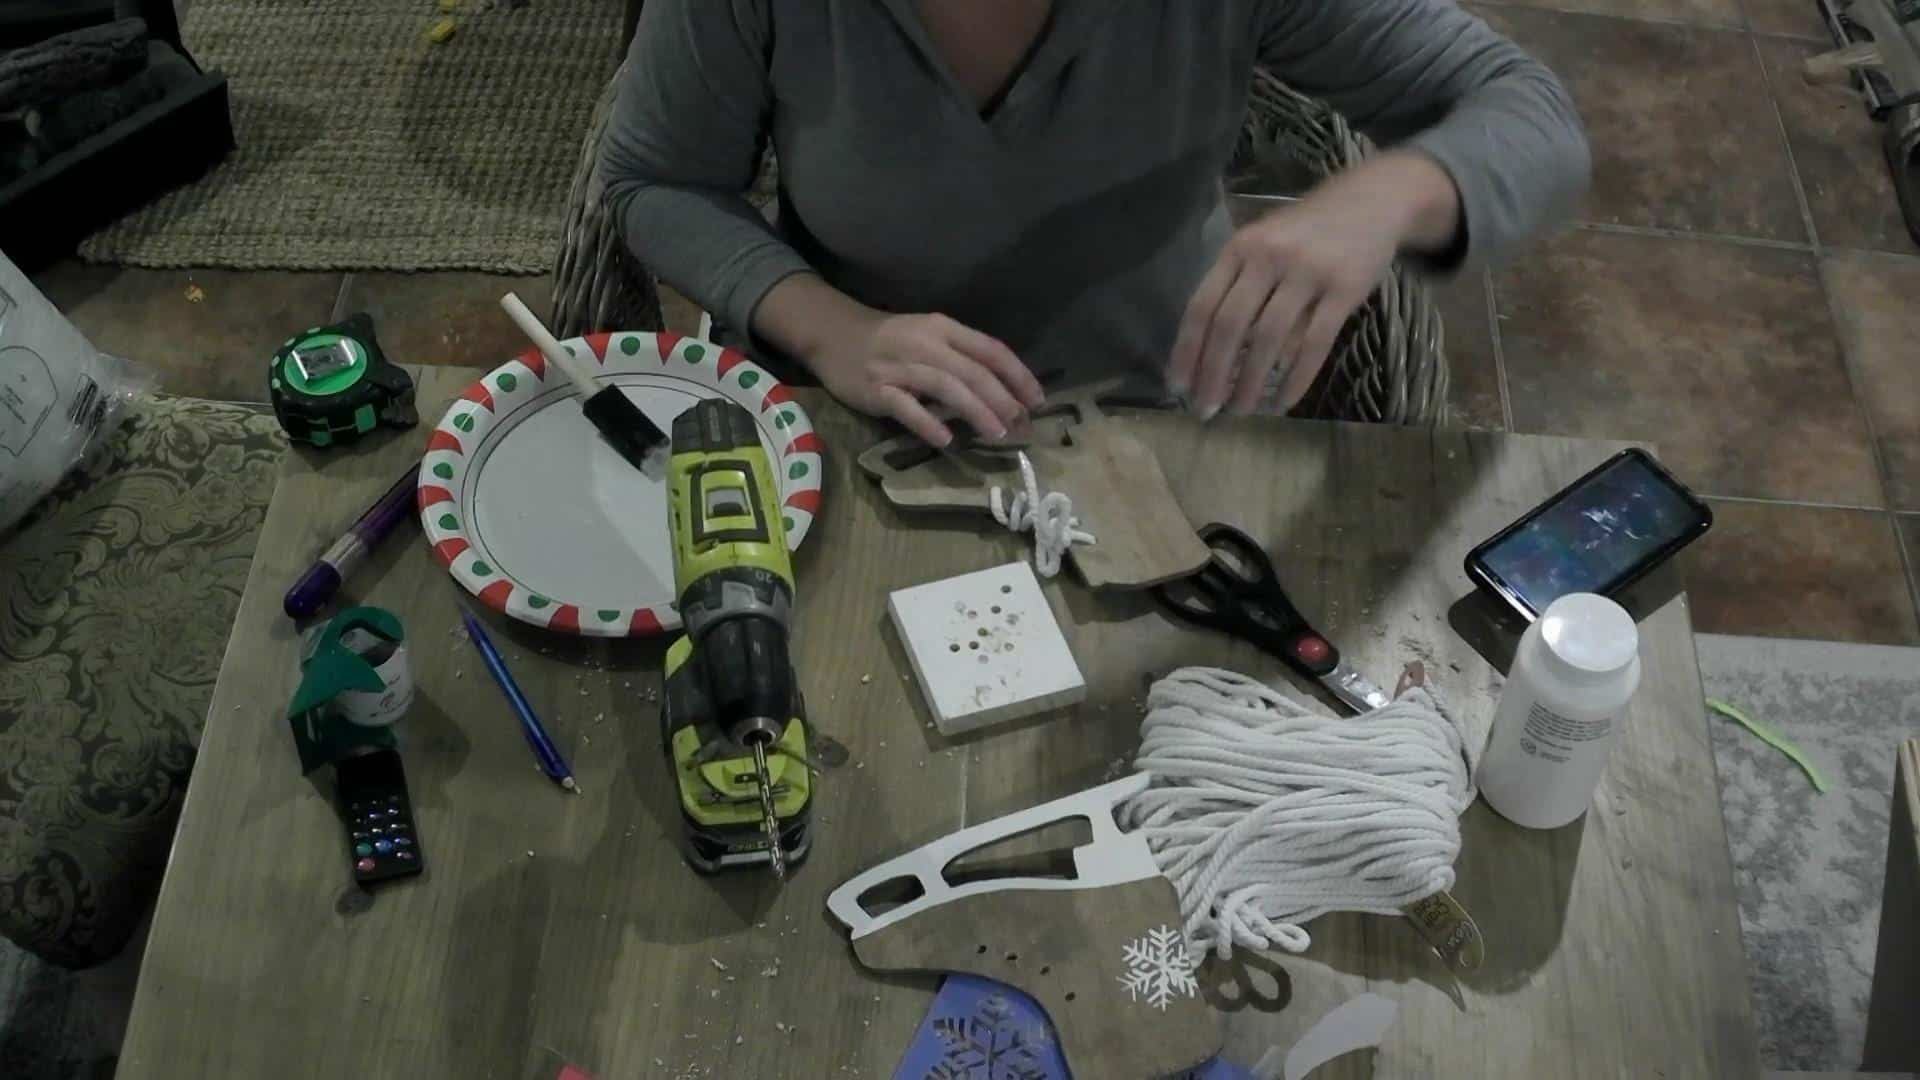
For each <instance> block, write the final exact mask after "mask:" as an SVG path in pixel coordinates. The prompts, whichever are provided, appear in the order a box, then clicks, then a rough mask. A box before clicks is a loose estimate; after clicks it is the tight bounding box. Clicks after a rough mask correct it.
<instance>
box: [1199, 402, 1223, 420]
mask: <svg viewBox="0 0 1920 1080" xmlns="http://www.w3.org/2000/svg"><path fill="white" fill-rule="evenodd" d="M1219 413H1220V406H1218V405H1202V406H1200V419H1201V420H1202V421H1206V420H1211V419H1213V418H1214V417H1215V416H1217V415H1219Z"/></svg>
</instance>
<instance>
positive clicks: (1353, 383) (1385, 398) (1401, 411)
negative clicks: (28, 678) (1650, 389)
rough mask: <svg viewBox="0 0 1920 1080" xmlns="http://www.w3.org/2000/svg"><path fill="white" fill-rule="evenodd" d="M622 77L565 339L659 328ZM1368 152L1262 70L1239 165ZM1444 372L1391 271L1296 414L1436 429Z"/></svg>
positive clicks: (1413, 291)
mask: <svg viewBox="0 0 1920 1080" xmlns="http://www.w3.org/2000/svg"><path fill="white" fill-rule="evenodd" d="M625 70H626V68H625V66H624V65H623V66H622V67H621V71H620V72H619V73H616V74H615V75H614V78H613V81H612V82H610V83H609V84H608V86H607V89H606V91H605V92H604V93H602V94H601V95H600V102H599V104H598V105H596V106H595V107H594V112H593V120H592V123H591V124H590V125H589V127H588V129H587V135H586V139H585V140H584V141H583V142H582V144H581V148H580V164H579V167H578V171H577V172H575V174H574V180H573V192H572V195H571V196H570V198H569V201H568V206H567V218H566V228H565V233H564V235H563V236H562V238H561V245H560V256H559V259H558V261H557V263H556V265H555V267H554V275H553V276H554V281H553V311H552V318H551V320H550V323H549V325H550V326H552V327H553V330H554V332H555V333H556V334H559V335H560V336H562V337H566V336H571V335H574V334H582V333H586V332H588V331H592V330H612V329H622V330H657V329H660V328H661V326H662V323H661V311H660V293H659V289H658V286H657V285H656V284H655V281H654V278H653V275H651V274H650V273H648V272H647V269H646V267H644V266H643V265H641V263H640V260H639V259H637V258H635V257H634V255H633V253H632V252H631V251H629V250H628V249H627V246H626V244H625V243H623V242H622V240H621V236H620V229H619V226H618V223H617V222H615V221H614V220H613V218H612V215H610V214H609V213H608V212H607V207H606V202H605V199H604V194H605V181H604V178H603V177H601V175H600V170H599V156H600V139H601V135H602V133H603V132H604V131H605V129H606V123H607V114H608V112H609V111H610V110H611V108H612V104H613V93H614V87H615V86H616V85H617V84H618V83H619V81H620V76H621V74H623V73H624V72H625ZM1371 152H1372V145H1371V144H1370V143H1369V142H1368V141H1367V140H1366V138H1365V137H1364V136H1362V135H1359V134H1357V133H1355V132H1353V131H1352V130H1350V129H1349V128H1348V127H1347V123H1346V121H1345V120H1342V119H1341V118H1340V116H1339V115H1338V114H1336V113H1334V112H1333V110H1332V109H1330V108H1328V107H1327V106H1326V105H1323V104H1321V103H1320V102H1318V101H1315V100H1313V99H1311V98H1308V97H1306V96H1304V95H1302V94H1299V93H1297V92H1295V91H1294V90H1292V89H1290V88H1288V87H1287V86H1286V85H1285V84H1283V83H1281V82H1280V80H1278V79H1276V78H1274V77H1273V76H1271V75H1269V74H1267V73H1266V72H1265V71H1257V72H1255V77H1254V83H1253V87H1252V91H1251V93H1250V94H1249V96H1248V103H1247V116H1246V121H1245V123H1244V125H1243V126H1242V129H1241V138H1240V148H1239V153H1238V154H1237V155H1236V159H1237V160H1250V159H1252V158H1255V157H1259V158H1264V159H1269V160H1271V159H1273V158H1276V157H1278V158H1284V159H1287V160H1290V161H1291V162H1293V163H1295V164H1297V165H1299V166H1301V167H1303V168H1304V169H1305V170H1306V172H1307V173H1308V174H1310V175H1311V176H1313V177H1322V176H1328V175H1331V174H1333V173H1336V172H1339V171H1340V170H1342V169H1345V168H1347V167H1348V166H1350V165H1352V164H1354V163H1355V162H1358V161H1359V160H1361V159H1362V158H1364V157H1365V156H1367V155H1368V154H1369V153H1371ZM774 169H775V165H774V162H773V158H772V155H771V154H768V155H767V156H766V158H765V159H763V161H762V165H761V170H760V176H759V177H758V179H757V180H756V181H755V183H754V191H753V194H752V198H753V199H754V201H755V202H756V203H760V204H764V203H765V202H766V201H767V200H768V199H770V198H771V196H772V193H773V191H774V186H775V182H776V181H775V173H774ZM1446 400H1447V364H1446V358H1445V355H1444V353H1443V351H1442V339H1441V328H1440V314H1439V312H1438V311H1437V310H1435V308H1434V305H1433V301H1432V299H1431V298H1430V296H1429V295H1428V292H1427V289H1426V286H1425V285H1424V284H1423V283H1422V282H1421V281H1420V280H1419V279H1418V278H1416V277H1415V276H1413V274H1412V273H1411V272H1409V271H1408V270H1406V269H1405V268H1403V267H1400V266H1395V267H1394V269H1393V270H1392V271H1391V272H1389V273H1388V275H1387V277H1386V279H1385V280H1383V281H1382V282H1381V283H1380V288H1379V289H1378V290H1377V291H1376V292H1375V293H1374V294H1373V296H1372V297H1371V298H1369V299H1368V301H1367V303H1366V304H1365V305H1364V306H1363V307H1362V308H1361V309H1360V310H1359V311H1357V312H1355V313H1354V315H1353V317H1352V318H1351V319H1349V320H1348V321H1347V325H1346V326H1345V327H1344V328H1343V329H1342V330H1341V332H1340V338H1339V341H1338V343H1337V344H1336V346H1335V348H1334V359H1333V361H1332V362H1331V363H1329V364H1328V365H1327V367H1326V369H1325V371H1323V373H1322V376H1321V378H1320V380H1319V381H1318V383H1316V385H1315V387H1314V389H1313V390H1312V391H1311V392H1310V393H1309V394H1308V396H1307V400H1306V401H1305V402H1304V403H1303V405H1302V407H1301V408H1300V409H1297V410H1295V412H1296V414H1297V415H1307V416H1317V417H1330V418H1337V419H1345V420H1362V421H1368V422H1374V423H1387V424H1408V425H1437V424H1439V423H1441V422H1443V421H1444V419H1445V414H1446Z"/></svg>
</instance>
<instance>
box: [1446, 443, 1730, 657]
mask: <svg viewBox="0 0 1920 1080" xmlns="http://www.w3.org/2000/svg"><path fill="white" fill-rule="evenodd" d="M1712 527H1713V511H1712V510H1711V509H1709V508H1708V507H1707V504H1706V503H1704V502H1701V501H1700V499H1699V498H1698V497H1697V496H1695V495H1694V494H1693V492H1691V491H1688V490H1687V489H1686V487H1685V486H1684V485H1682V484H1681V483H1680V481H1678V480H1675V479H1674V478H1673V474H1672V473H1669V472H1668V471H1667V470H1666V469H1664V468H1662V467H1661V465H1660V463H1659V462H1658V461H1655V460H1654V459H1653V455H1651V454H1649V453H1647V452H1646V451H1645V450H1640V449H1629V450H1622V451H1620V452H1619V453H1618V454H1615V455H1614V456H1612V457H1610V458H1608V459H1607V460H1606V461H1603V462H1601V463H1600V467H1599V468H1596V469H1594V470H1593V471H1592V472H1590V473H1588V474H1587V475H1585V476H1583V477H1581V478H1580V479H1578V480H1575V481H1574V482H1573V483H1571V484H1569V485H1567V487H1565V488H1564V489H1562V490H1561V491H1560V492H1559V493H1558V494H1556V495H1554V496H1553V497H1552V498H1550V499H1548V500H1547V501H1546V502H1543V503H1541V504H1540V505H1539V506H1536V507H1534V508H1533V509H1532V510H1530V511H1528V512H1527V514H1526V515H1525V516H1524V517H1522V518H1521V519H1520V520H1518V521H1516V522H1514V523H1513V524H1511V525H1509V526H1507V527H1506V528H1504V529H1501V530H1500V531H1499V532H1498V533H1496V534H1495V535H1494V537H1493V538H1492V539H1491V540H1488V541H1487V542H1485V543H1483V544H1481V545H1480V546H1478V547H1476V548H1474V549H1473V550H1472V551H1470V552H1468V553H1467V576H1468V577H1470V578H1472V579H1473V581H1474V583H1475V584H1477V585H1479V586H1480V587H1481V588H1483V589H1486V590H1487V591H1489V592H1491V593H1493V594H1494V595H1496V596H1498V597H1500V598H1501V599H1502V600H1504V601H1506V602H1507V604H1509V605H1510V606H1512V608H1513V609H1514V610H1515V611H1518V612H1519V613H1520V614H1521V615H1522V616H1523V617H1525V618H1526V619H1527V620H1528V621H1529V622H1531V621H1532V620H1533V619H1535V618H1537V617H1538V616H1539V614H1540V613H1541V612H1542V611H1545V610H1546V609H1547V605H1548V604H1551V603H1553V602H1554V601H1555V600H1557V599H1559V598H1560V597H1562V596H1565V595H1567V594H1568V593H1577V592H1591V593H1599V594H1600V595H1602V596H1615V595H1616V594H1617V593H1619V592H1620V591H1621V590H1622V589H1625V588H1626V587H1627V586H1628V585H1630V584H1632V583H1633V582H1634V581H1635V580H1637V579H1638V578H1639V577H1641V576H1642V575H1644V574H1645V573H1646V572H1647V571H1649V570H1652V569H1653V568H1654V567H1656V566H1658V565H1660V564H1661V563H1662V562H1664V561H1666V559H1667V558H1668V557H1669V556H1671V555H1672V554H1673V553H1674V552H1676V551H1679V550H1680V549H1681V548H1683V547H1685V546H1687V544H1689V543H1691V542H1692V541H1693V540H1694V538H1696V537H1698V536H1699V535H1700V534H1701V533H1704V532H1706V531H1707V530H1708V529H1709V528H1712Z"/></svg>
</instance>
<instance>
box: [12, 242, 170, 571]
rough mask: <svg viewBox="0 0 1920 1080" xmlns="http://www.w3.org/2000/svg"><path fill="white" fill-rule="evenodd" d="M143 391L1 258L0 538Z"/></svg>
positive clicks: (123, 368) (101, 439)
mask: <svg viewBox="0 0 1920 1080" xmlns="http://www.w3.org/2000/svg"><path fill="white" fill-rule="evenodd" d="M142 388H143V387H142V386H141V385H140V384H139V383H138V381H137V380H134V379H132V378H131V377H130V372H129V365H128V364H127V361H125V360H123V359H121V358H120V357H117V356H108V355H107V354H106V353H103V352H101V351H99V350H98V349H95V348H94V347H93V345H92V343H91V342H89V341H88V340H87V339H86V338H85V337H84V336H83V335H82V334H81V333H80V331H79V330H77V329H75V328H74V326H73V324H72V323H70V322H68V321H67V319H66V316H64V315H62V314H60V311H59V309H58V308H56V307H54V306H53V304H51V303H50V302H48V300H47V298H46V297H44V296H42V295H40V290H38V289H36V288H34V287H33V283H32V282H31V281H28V280H27V276H26V275H25V274H22V273H21V272H20V270H19V268H18V267H16V266H14V265H13V261H12V260H10V259H8V258H7V257H6V256H5V255H0V535H4V534H5V533H6V532H7V531H8V530H9V529H11V528H12V527H13V525H14V523H15V522H17V521H19V520H20V518H21V517H23V516H25V514H26V513H27V511H28V510H30V509H32V508H33V504H34V503H37V502H39V501H40V499H41V497H43V496H44V495H46V494H47V492H49V491H52V490H53V489H54V487H55V485H57V484H59V483H60V479H61V477H64V476H65V475H66V474H67V473H68V472H69V471H71V470H72V469H73V468H74V467H75V466H77V465H80V464H81V463H82V462H84V461H85V460H86V459H87V457H88V455H89V454H91V453H92V452H93V451H94V450H95V449H96V448H97V447H99V446H100V445H101V444H102V443H104V442H105V441H106V440H107V437H108V436H110V435H111V434H113V429H114V428H116V427H118V426H119V424H120V421H121V419H122V417H124V416H125V414H126V409H127V405H128V403H129V402H131V401H132V400H133V397H134V395H135V394H136V393H138V392H139V391H140V390H141V389H142Z"/></svg>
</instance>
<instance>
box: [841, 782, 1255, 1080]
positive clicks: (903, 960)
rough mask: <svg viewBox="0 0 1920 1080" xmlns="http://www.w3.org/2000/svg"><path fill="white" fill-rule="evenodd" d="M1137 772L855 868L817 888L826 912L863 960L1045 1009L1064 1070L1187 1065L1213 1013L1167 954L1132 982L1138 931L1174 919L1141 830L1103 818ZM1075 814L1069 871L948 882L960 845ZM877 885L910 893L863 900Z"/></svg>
mask: <svg viewBox="0 0 1920 1080" xmlns="http://www.w3.org/2000/svg"><path fill="white" fill-rule="evenodd" d="M1147 783H1148V777H1147V776H1146V775H1145V774H1136V775H1134V776H1130V777H1127V778H1125V779H1122V780H1116V781H1114V782H1112V783H1109V784H1103V785H1101V786H1099V787H1096V788H1091V789H1089V790H1086V791H1082V792H1079V793H1078V794H1074V795H1069V796H1067V797H1065V798H1061V799H1056V800H1054V801H1053V802H1050V803H1045V804H1042V805H1040V806H1035V807H1032V808H1030V809H1027V810H1022V811H1019V812H1018V813H1014V814H1009V815H1007V816H1006V817H1003V818H997V819H995V820H993V821H989V822H985V823H983V824H980V825H975V826H972V827H970V828H966V829H962V830H960V831H959V832H956V833H953V834H951V835H949V836H944V837H942V838H940V839H938V840H935V841H933V842H931V843H929V844H926V845H924V846H922V847H920V848H918V849H916V850H914V851H911V852H909V853H907V854H905V855H902V856H899V857H898V858H894V859H890V860H888V861H887V862H884V863H882V864H880V865H879V866H876V867H874V868H873V869H871V870H868V871H866V872H865V873H862V874H858V875H856V876H854V877H853V878H851V879H850V880H848V881H847V882H846V883H845V884H843V885H841V886H840V887H839V888H837V889H835V890H834V891H833V892H832V894H831V895H829V896H828V897H827V910H828V911H829V912H831V913H832V914H833V916H834V918H836V919H838V920H840V922H841V923H843V924H845V925H846V927H847V929H848V930H849V931H850V932H851V937H852V940H853V951H854V955H855V956H857V957H858V958H859V960H860V963H861V964H862V965H864V966H865V967H867V968H870V969H872V970H875V971H960V972H966V973H968V974H972V975H979V976H983V977H985V978H989V979H995V980H998V981H1000V982H1003V983H1007V984H1009V985H1011V986H1014V987H1017V988H1018V989H1020V990H1021V991H1023V992H1025V993H1026V994H1027V995H1029V996H1030V997H1032V998H1033V999H1034V1000H1035V1001H1037V1002H1039V1004H1040V1006H1041V1008H1043V1009H1045V1010H1046V1012H1047V1015H1048V1017H1049V1019H1051V1020H1052V1022H1053V1027H1054V1032H1055V1034H1056V1035H1057V1036H1058V1038H1059V1040H1060V1049H1061V1051H1062V1053H1063V1054H1064V1055H1065V1057H1066V1059H1067V1065H1068V1067H1069V1068H1071V1069H1072V1070H1073V1071H1074V1075H1076V1076H1097V1077H1115V1078H1128V1077H1140V1078H1146V1077H1163V1076H1169V1075H1173V1074H1175V1073H1179V1072H1181V1071H1183V1070H1186V1069H1191V1068H1193V1067H1194V1066H1195V1065H1198V1064H1200V1063H1201V1062H1203V1061H1205V1060H1207V1059H1208V1058H1210V1057H1212V1056H1213V1055H1214V1054H1216V1053H1218V1052H1219V1049H1220V1044H1221V1042H1222V1041H1223V1038H1224V1036H1223V1031H1222V1027H1221V1021H1220V1017H1219V1014H1217V1013H1215V1012H1214V1011H1213V1010H1212V1009H1211V1008H1210V1007H1208V1006H1207V1004H1206V1003H1205V1002H1204V1001H1202V1000H1201V999H1200V998H1199V997H1198V995H1197V993H1196V992H1195V989H1196V988H1195V987H1194V985H1193V982H1192V980H1191V979H1190V978H1182V977H1181V976H1182V975H1183V973H1190V972H1189V971H1188V969H1187V967H1186V966H1185V965H1183V964H1181V963H1179V962H1178V960H1176V961H1175V963H1174V964H1172V965H1171V966H1170V970H1169V971H1168V973H1167V974H1168V975H1169V976H1170V977H1168V978H1159V979H1153V980H1149V982H1150V983H1152V985H1151V986H1149V987H1147V988H1146V989H1145V990H1143V989H1142V974H1141V972H1142V962H1141V960H1140V955H1139V953H1140V947H1141V943H1142V941H1143V940H1147V941H1149V942H1150V941H1152V940H1153V939H1154V938H1155V937H1156V935H1155V931H1160V933H1159V935H1157V936H1158V938H1159V939H1162V940H1164V939H1165V938H1166V936H1167V934H1168V933H1169V932H1171V933H1172V934H1174V935H1177V934H1178V933H1179V930H1180V927H1181V926H1182V923H1183V920H1182V918H1181V915H1180V904H1179V900H1178V898H1177V897H1176V896H1175V895H1174V891H1173V884H1172V883H1171V882H1169V881H1168V880H1167V879H1166V878H1165V877H1162V876H1161V874H1160V869H1159V867H1158V866H1157V865H1156V864H1155V863H1154V860H1153V854H1152V852H1150V851H1149V850H1148V849H1147V843H1146V840H1145V839H1144V838H1142V837H1140V836H1137V835H1132V834H1127V833H1122V832H1121V831H1120V828H1119V826H1118V825H1117V824H1116V823H1115V821H1114V816H1113V811H1114V807H1115V806H1116V805H1117V804H1118V803H1120V802H1121V801H1122V800H1124V799H1127V798H1130V797H1131V796H1133V795H1135V794H1137V793H1138V792H1140V791H1141V790H1143V789H1144V788H1145V787H1146V786H1147ZM1074 818H1079V819H1082V820H1085V821H1086V822H1087V823H1088V824H1089V826H1090V827H1091V830H1092V837H1093V838H1092V841H1091V842H1090V843H1087V844H1084V845H1081V846H1080V847H1077V848H1075V849H1073V866H1074V877H1072V878H1071V879H1067V878H1058V877H1041V876H1031V875H1019V874H1015V875H1010V876H1006V877H994V878H988V879H985V880H979V881H968V882H965V883H963V884H958V885H956V884H953V883H952V882H950V881H949V880H948V879H947V869H948V867H949V866H950V865H951V864H952V863H953V862H954V860H956V859H958V858H960V857H961V856H963V855H966V854H968V853H969V852H973V851H976V850H978V849H980V848H983V847H986V846H987V845H989V844H993V843H996V842H998V841H1001V840H1005V839H1007V838H1009V837H1014V836H1018V835H1020V834H1022V833H1027V832H1032V831H1034V830H1036V829H1040V828H1044V827H1046V826H1048V825H1052V824H1055V823H1057V822H1064V821H1070V820H1072V819H1074ZM889 885H906V886H909V891H913V890H915V889H917V894H915V895H913V896H912V898H911V899H908V900H906V901H905V902H903V903H901V904H900V905H899V906H897V907H894V908H891V909H889V910H886V911H883V912H874V911H870V910H869V909H868V908H867V906H866V905H865V904H863V903H862V898H863V897H865V896H866V895H867V894H869V893H870V892H872V891H874V890H876V889H877V888H879V887H881V886H889ZM1129 946H1132V949H1131V950H1130V949H1129ZM1177 951H1178V952H1179V953H1181V954H1184V948H1178V949H1177Z"/></svg>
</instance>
